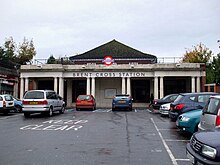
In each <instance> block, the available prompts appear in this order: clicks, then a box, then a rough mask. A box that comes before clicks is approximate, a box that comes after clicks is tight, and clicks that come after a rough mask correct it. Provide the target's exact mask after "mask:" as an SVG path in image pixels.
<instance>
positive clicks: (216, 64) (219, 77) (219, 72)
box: [212, 53, 220, 83]
mask: <svg viewBox="0 0 220 165" xmlns="http://www.w3.org/2000/svg"><path fill="white" fill-rule="evenodd" d="M212 69H213V73H214V74H215V77H214V82H215V83H220V53H219V54H218V55H217V57H214V58H213V62H212Z"/></svg>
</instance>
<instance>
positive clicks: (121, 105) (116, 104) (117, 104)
mask: <svg viewBox="0 0 220 165" xmlns="http://www.w3.org/2000/svg"><path fill="white" fill-rule="evenodd" d="M116 109H126V110H129V111H132V98H131V96H130V95H116V96H115V97H114V98H113V100H112V111H115V110H116Z"/></svg>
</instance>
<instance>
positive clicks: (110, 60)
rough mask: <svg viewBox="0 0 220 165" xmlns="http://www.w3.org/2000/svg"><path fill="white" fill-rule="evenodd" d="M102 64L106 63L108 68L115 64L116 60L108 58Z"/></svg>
mask: <svg viewBox="0 0 220 165" xmlns="http://www.w3.org/2000/svg"><path fill="white" fill-rule="evenodd" d="M102 62H104V64H105V65H106V66H110V65H112V64H113V62H114V60H113V59H112V57H111V56H106V57H105V58H104V60H103V61H102Z"/></svg>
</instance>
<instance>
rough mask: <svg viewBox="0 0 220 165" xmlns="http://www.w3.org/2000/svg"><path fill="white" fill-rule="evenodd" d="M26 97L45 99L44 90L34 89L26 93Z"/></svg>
mask: <svg viewBox="0 0 220 165" xmlns="http://www.w3.org/2000/svg"><path fill="white" fill-rule="evenodd" d="M24 99H44V92H41V91H32V92H27V93H26V94H25V95H24Z"/></svg>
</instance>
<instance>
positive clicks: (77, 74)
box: [73, 72, 147, 77]
mask: <svg viewBox="0 0 220 165" xmlns="http://www.w3.org/2000/svg"><path fill="white" fill-rule="evenodd" d="M73 77H147V76H146V73H145V72H73Z"/></svg>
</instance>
